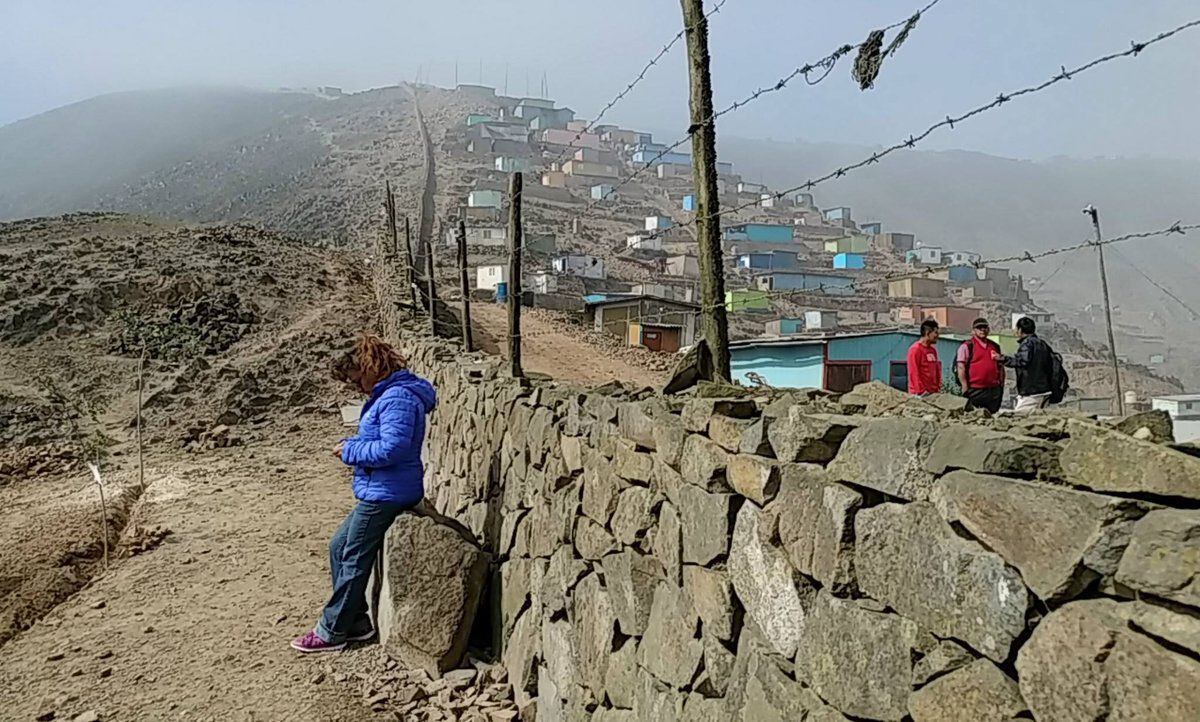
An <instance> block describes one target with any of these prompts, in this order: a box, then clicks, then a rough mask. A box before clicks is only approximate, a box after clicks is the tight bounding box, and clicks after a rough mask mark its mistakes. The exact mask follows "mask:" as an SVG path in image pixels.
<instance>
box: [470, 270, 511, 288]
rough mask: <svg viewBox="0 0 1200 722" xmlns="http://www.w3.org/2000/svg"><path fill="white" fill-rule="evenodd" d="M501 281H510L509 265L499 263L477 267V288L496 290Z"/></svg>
mask: <svg viewBox="0 0 1200 722" xmlns="http://www.w3.org/2000/svg"><path fill="white" fill-rule="evenodd" d="M501 283H508V266H506V265H502V264H499V263H497V264H495V265H492V266H479V267H478V268H476V269H475V288H478V289H481V290H487V291H495V290H496V286H497V285H498V284H501Z"/></svg>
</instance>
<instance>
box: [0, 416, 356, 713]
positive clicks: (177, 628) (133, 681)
mask: <svg viewBox="0 0 1200 722" xmlns="http://www.w3.org/2000/svg"><path fill="white" fill-rule="evenodd" d="M306 423H308V424H310V425H313V426H318V425H319V426H321V427H322V428H317V429H312V430H306V431H305V432H303V433H296V434H290V435H289V434H284V433H283V432H282V430H281V431H280V434H281V436H280V438H279V439H278V441H277V443H274V444H273V445H271V446H260V447H257V448H256V447H241V448H231V449H224V450H218V451H213V452H206V453H205V454H203V455H196V456H194V457H190V456H186V455H182V456H180V457H179V458H175V459H168V458H154V459H151V460H150V463H149V464H148V467H147V480H148V481H149V487H148V489H147V490H146V492H145V494H144V495H143V497H142V500H141V501H140V502H139V504H138V505H137V507H135V511H134V518H133V520H132V523H135V524H141V525H142V526H144V527H152V526H154V525H163V526H165V527H167V528H169V529H170V530H171V535H170V536H168V537H167V538H166V540H165V542H163V543H162V544H161V545H160V546H158V547H157V548H156V549H154V550H152V551H149V552H146V553H144V554H141V555H138V556H134V557H131V558H129V559H124V560H121V561H119V562H117V563H116V564H114V566H113V567H112V568H111V569H110V571H109V572H108V573H107V574H103V575H101V576H100V577H98V578H97V579H95V580H94V581H93V582H92V583H91V584H90V585H89V586H88V587H86V588H85V589H83V590H82V591H81V592H79V593H78V594H76V595H75V596H73V597H71V598H70V599H69V600H67V601H66V602H65V603H64V604H62V605H60V606H59V607H57V608H55V609H54V610H53V611H52V612H51V613H50V614H49V615H48V616H47V617H46V618H44V619H43V620H41V621H39V622H38V623H37V624H36V625H34V627H33V628H32V629H29V630H28V631H26V632H24V633H22V634H20V635H19V636H18V637H16V638H15V639H13V640H12V641H10V642H9V643H8V644H7V645H5V646H4V647H2V648H0V699H3V700H4V701H5V704H4V711H3V713H0V717H3V718H4V719H17V720H24V719H34V718H35V717H36V716H38V715H39V714H43V713H44V712H46V711H48V710H51V709H53V710H54V711H55V713H56V715H55V717H54V719H72V718H73V717H74V716H75V715H76V714H79V713H81V712H83V711H87V710H95V711H96V712H97V713H98V714H99V716H100V719H102V720H119V719H125V720H134V719H168V718H170V719H176V718H179V719H185V718H186V719H201V720H210V719H211V720H283V719H298V720H352V719H364V718H369V717H370V716H371V712H370V710H369V709H368V708H367V707H366V706H365V703H364V702H363V697H362V690H361V689H358V688H355V687H354V686H352V685H351V684H349V683H347V682H345V681H343V682H337V681H335V677H336V675H326V674H325V673H324V670H325V669H327V668H329V667H330V665H329V662H330V661H331V660H330V658H329V657H326V658H323V659H320V660H315V659H312V658H311V657H300V656H299V655H298V654H296V653H295V652H293V651H292V650H291V649H289V648H288V646H287V645H288V641H289V640H290V639H291V638H292V636H294V635H296V634H298V633H300V632H302V631H304V630H305V629H306V628H307V627H308V626H310V625H311V624H312V622H313V619H314V614H315V613H316V612H317V611H318V610H319V609H320V606H321V604H322V603H323V602H324V595H325V593H326V589H327V586H328V584H327V580H326V575H327V574H328V561H327V559H326V555H327V552H326V543H327V540H328V538H329V535H330V534H331V533H332V532H333V530H334V528H335V527H336V525H337V524H338V522H339V521H340V519H341V517H342V515H343V514H344V513H345V511H346V510H347V509H348V508H349V505H350V503H351V498H350V494H349V491H348V488H347V485H346V473H345V470H344V469H343V468H342V467H341V465H340V464H339V463H338V462H337V460H336V459H334V458H333V457H332V455H331V454H329V453H326V452H325V449H326V448H327V447H329V446H331V445H332V443H333V442H334V441H335V440H336V439H337V438H339V434H341V433H342V431H343V430H342V428H341V427H340V426H338V425H336V420H335V419H333V418H329V419H327V420H325V419H323V420H322V421H321V422H320V423H319V424H318V422H316V421H314V420H313V417H310V419H309V420H308V421H307V422H306ZM377 650H378V647H374V646H370V647H362V648H360V649H357V650H352V651H349V652H346V653H343V654H342V655H339V656H337V657H336V658H334V659H333V661H334V663H335V666H336V667H338V668H340V667H343V666H352V665H353V663H354V657H355V656H356V655H359V656H361V655H377V654H378V651H377ZM318 678H323V679H321V681H320V682H316V681H315V680H317V679H318ZM55 700H57V701H55Z"/></svg>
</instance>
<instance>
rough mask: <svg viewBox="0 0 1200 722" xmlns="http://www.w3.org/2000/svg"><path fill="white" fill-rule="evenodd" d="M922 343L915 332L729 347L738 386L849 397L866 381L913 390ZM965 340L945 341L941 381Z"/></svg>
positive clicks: (941, 344) (778, 340) (941, 352)
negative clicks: (916, 346) (911, 365)
mask: <svg viewBox="0 0 1200 722" xmlns="http://www.w3.org/2000/svg"><path fill="white" fill-rule="evenodd" d="M918 338H920V334H919V333H918V332H917V331H916V330H907V329H891V330H884V331H870V332H864V333H843V334H834V335H827V336H821V337H813V338H787V337H784V338H776V339H753V340H748V341H735V342H734V343H731V344H730V355H731V370H732V372H733V376H734V378H735V379H736V380H738V381H741V382H742V383H746V384H751V383H752V382H751V381H750V379H749V377H748V374H751V373H753V374H756V375H758V376H760V377H762V378H763V379H764V380H765V381H766V382H767V383H768V384H770V385H771V386H774V387H776V388H818V389H828V390H830V391H849V390H850V389H852V388H854V386H856V385H857V384H860V383H863V382H866V381H871V380H875V381H882V382H884V383H886V384H889V385H890V386H892V387H894V388H898V389H901V390H903V391H907V390H908V363H907V358H908V348H909V347H910V346H912V344H913V342H915V341H916V340H917V339H918ZM963 340H964V339H963V337H951V336H950V335H945V336H942V338H941V339H940V340H939V341H938V346H937V348H938V358H939V359H940V360H941V362H942V376H943V377H944V378H946V379H949V378H950V373H951V366H952V364H953V363H954V354H955V353H956V352H957V351H958V346H959V344H961V343H962V342H963Z"/></svg>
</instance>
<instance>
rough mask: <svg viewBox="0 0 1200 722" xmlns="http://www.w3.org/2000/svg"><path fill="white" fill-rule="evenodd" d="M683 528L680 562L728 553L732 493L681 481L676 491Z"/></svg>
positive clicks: (704, 560) (704, 561)
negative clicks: (719, 491) (714, 490)
mask: <svg viewBox="0 0 1200 722" xmlns="http://www.w3.org/2000/svg"><path fill="white" fill-rule="evenodd" d="M677 496H678V500H677V502H678V504H679V520H680V523H681V525H682V528H683V557H682V558H683V562H684V563H685V564H709V563H711V562H713V561H715V560H717V559H720V558H723V557H724V556H725V555H726V554H728V553H729V523H730V516H731V510H732V509H733V500H734V495H733V494H711V493H709V492H707V491H705V490H703V489H701V488H700V487H697V486H692V485H691V484H684V485H683V486H682V487H681V488H680V489H679V491H678V493H677Z"/></svg>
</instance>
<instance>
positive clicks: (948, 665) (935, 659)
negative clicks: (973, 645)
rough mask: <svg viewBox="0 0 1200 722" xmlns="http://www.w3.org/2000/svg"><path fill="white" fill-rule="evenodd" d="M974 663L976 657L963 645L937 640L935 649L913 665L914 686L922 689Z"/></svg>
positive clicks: (946, 640) (927, 652) (930, 650)
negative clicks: (947, 674) (935, 679)
mask: <svg viewBox="0 0 1200 722" xmlns="http://www.w3.org/2000/svg"><path fill="white" fill-rule="evenodd" d="M974 661H975V656H974V655H972V654H971V653H970V652H969V651H967V649H966V648H965V647H963V646H962V645H961V644H958V643H957V642H952V641H950V640H949V639H939V640H936V641H935V642H934V645H933V647H932V648H931V649H929V650H927V651H926V652H925V654H924V656H922V657H921V658H920V659H918V660H917V662H916V663H915V664H914V665H913V686H914V687H920V686H922V685H924V684H925V683H926V682H928V681H929V680H931V679H933V678H934V677H940V676H942V675H943V674H946V673H947V672H953V671H954V670H956V669H958V668H960V667H965V666H967V665H968V664H970V663H971V662H974Z"/></svg>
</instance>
